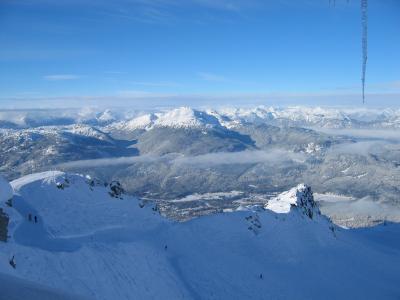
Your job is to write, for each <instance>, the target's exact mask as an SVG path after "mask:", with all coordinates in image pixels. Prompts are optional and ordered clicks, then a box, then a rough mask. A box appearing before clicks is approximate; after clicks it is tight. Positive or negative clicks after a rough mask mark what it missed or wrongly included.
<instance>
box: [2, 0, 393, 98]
mask: <svg viewBox="0 0 400 300" xmlns="http://www.w3.org/2000/svg"><path fill="white" fill-rule="evenodd" d="M331 2H333V0H332V1H331ZM399 28H400V1H398V0H369V28H368V29H369V41H368V42H369V49H368V51H369V56H368V67H367V93H368V94H370V95H371V97H370V99H374V101H378V102H379V103H380V104H382V103H384V102H385V101H388V103H390V104H393V103H399V102H400V97H398V96H397V95H399V94H400V59H399V53H400V32H399ZM0 45H2V47H1V49H0V65H1V68H0V106H1V104H6V103H7V104H8V105H9V104H10V103H17V101H22V102H20V103H27V102H23V101H27V99H28V100H30V99H34V100H35V101H40V100H41V99H47V102H46V103H51V101H50V102H49V99H53V98H54V99H61V98H62V99H64V100H63V101H69V100H68V99H77V98H79V99H95V98H102V99H107V98H109V99H118V98H121V99H130V98H135V99H140V100H138V101H146V99H147V98H155V97H164V98H168V97H170V98H173V97H177V98H180V99H188V100H187V102H188V103H187V104H188V105H190V104H191V103H190V102H191V101H192V100H190V99H194V98H196V99H199V98H202V97H203V98H207V97H208V98H213V99H216V98H218V97H220V98H221V97H226V98H229V97H233V98H234V97H236V98H240V95H242V98H243V99H244V98H246V99H249V101H251V99H256V98H257V99H261V98H262V97H263V96H269V97H270V98H271V97H272V98H273V97H275V99H276V98H279V97H281V98H282V97H285V95H286V96H290V97H291V99H296V98H298V99H304V98H310V97H322V96H323V97H325V98H326V99H325V101H328V102H329V99H332V100H331V101H333V102H331V103H330V104H335V103H334V102H335V101H339V99H341V101H342V102H344V103H345V104H346V103H347V102H352V101H360V98H359V97H360V96H359V93H360V89H361V88H360V77H361V23H360V0H349V3H347V0H336V6H335V7H333V5H329V1H328V0H297V1H290V0H275V1H272V0H271V1H267V0H264V1H261V0H114V1H106V0H68V1H67V0H2V1H1V2H0ZM277 95H278V96H277ZM379 99H381V100H379ZM388 99H390V100H388ZM82 101H83V102H84V101H86V100H82ZM181 101H183V100H181ZM193 101H194V100H193ZM216 101H217V100H216ZM299 101H300V100H299ZM367 101H368V95H367ZM382 101H383V102H382ZM397 101H399V102H397ZM1 102H2V103H1ZM183 102H184V101H183ZM43 103H44V102H43ZM349 104H350V103H349Z"/></svg>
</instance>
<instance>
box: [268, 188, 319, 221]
mask: <svg viewBox="0 0 400 300" xmlns="http://www.w3.org/2000/svg"><path fill="white" fill-rule="evenodd" d="M292 207H297V208H298V209H300V210H301V212H303V213H304V214H305V215H306V216H308V217H309V218H310V219H312V218H313V216H314V215H315V214H319V209H318V207H317V204H316V202H315V201H314V196H313V193H312V191H311V188H310V187H309V186H307V185H305V184H299V185H298V186H297V187H294V188H292V189H291V190H289V191H287V192H283V193H282V194H279V195H278V196H277V197H275V198H272V199H270V200H269V201H268V202H267V204H266V205H265V208H266V209H269V210H272V211H274V212H276V213H288V212H290V210H291V208H292Z"/></svg>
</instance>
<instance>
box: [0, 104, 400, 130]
mask: <svg viewBox="0 0 400 300" xmlns="http://www.w3.org/2000/svg"><path fill="white" fill-rule="evenodd" d="M77 123H80V124H88V125H94V126H107V125H111V124H113V125H111V128H114V127H115V128H119V129H129V130H134V129H150V128H153V127H175V128H177V127H179V128H180V127H201V126H206V127H207V126H224V127H228V128H229V127H233V126H238V125H243V124H245V123H253V124H264V123H265V124H272V125H289V126H302V127H311V126H318V127H326V128H371V127H372V128H399V127H400V109H396V108H385V109H372V108H370V109H368V108H327V107H304V106H295V107H281V108H280V107H267V106H257V107H249V108H243V107H242V108H235V107H224V108H219V109H193V108H190V107H179V108H172V109H167V110H165V109H163V110H155V111H154V110H153V111H151V112H146V111H136V110H134V109H129V108H128V109H124V110H121V109H114V110H112V109H106V110H103V111H99V110H97V109H83V110H73V109H70V110H68V109H67V110H62V111H60V110H28V111H21V110H16V111H6V110H3V111H0V128H31V127H38V126H51V125H57V126H58V125H71V124H77Z"/></svg>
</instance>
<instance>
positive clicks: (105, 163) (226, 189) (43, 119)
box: [0, 106, 400, 227]
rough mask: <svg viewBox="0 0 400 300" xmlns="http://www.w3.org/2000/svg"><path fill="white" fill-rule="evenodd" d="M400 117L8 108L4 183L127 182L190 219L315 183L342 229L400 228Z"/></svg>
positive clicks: (269, 110)
mask: <svg viewBox="0 0 400 300" xmlns="http://www.w3.org/2000/svg"><path fill="white" fill-rule="evenodd" d="M399 116H400V111H399V110H398V109H384V110H373V109H334V108H318V107H316V108H315V107H314V108H313V107H287V108H275V107H264V106H259V107H250V108H219V109H204V110H201V109H193V108H189V107H178V108H173V109H160V110H153V111H135V110H134V109H131V108H128V109H124V110H122V109H107V110H96V109H84V110H72V109H71V110H68V109H67V110H63V111H60V110H30V111H20V110H15V111H1V112H0V120H2V121H3V122H2V123H1V124H0V127H1V128H0V153H1V155H0V174H1V175H3V176H5V177H6V178H7V179H8V180H13V179H16V178H19V177H21V176H23V175H28V174H31V173H35V172H43V171H49V170H59V169H61V170H63V171H67V172H78V173H85V174H90V175H91V176H93V177H96V178H101V179H102V180H105V181H108V182H110V181H112V180H118V181H119V182H121V183H122V184H123V185H124V187H125V189H126V190H127V192H128V193H130V194H131V195H135V196H139V197H145V198H147V199H151V200H154V201H157V203H159V204H160V207H161V209H162V210H163V212H164V213H165V214H166V215H168V216H169V217H172V218H174V219H185V220H186V219H190V218H192V217H196V216H199V215H204V214H209V213H215V212H219V211H221V210H224V209H236V208H237V207H238V206H239V205H241V204H242V203H243V202H247V203H253V204H259V205H262V204H263V203H265V195H276V194H279V193H282V192H284V191H286V190H288V189H289V188H290V187H292V186H296V185H297V184H300V183H302V182H305V183H307V184H309V185H312V186H313V189H314V191H315V192H316V193H317V195H318V196H317V200H318V201H320V204H321V210H322V211H323V212H324V213H326V214H328V215H329V216H330V217H331V218H332V219H333V220H334V221H335V222H336V223H338V224H341V225H346V226H351V227H352V226H365V225H372V224H375V223H380V222H383V221H384V220H389V221H400V202H399V198H398V195H399V193H400V190H399V185H398V178H400V168H399V166H400V127H399V124H400V123H399V120H400V119H399ZM235 192H238V193H239V194H236V193H235ZM196 195H199V196H198V197H197V196H196ZM221 195H224V196H221ZM231 195H235V196H231ZM184 199H195V200H193V201H181V200H184ZM204 199H206V200H204ZM350 208H351V209H350Z"/></svg>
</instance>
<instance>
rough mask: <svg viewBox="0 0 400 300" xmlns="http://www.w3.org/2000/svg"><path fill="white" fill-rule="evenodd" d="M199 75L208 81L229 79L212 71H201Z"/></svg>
mask: <svg viewBox="0 0 400 300" xmlns="http://www.w3.org/2000/svg"><path fill="white" fill-rule="evenodd" d="M197 75H198V76H199V77H200V78H201V79H203V80H206V81H215V82H222V81H227V79H226V78H225V77H224V76H221V75H217V74H212V73H207V72H199V73H198V74H197Z"/></svg>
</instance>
